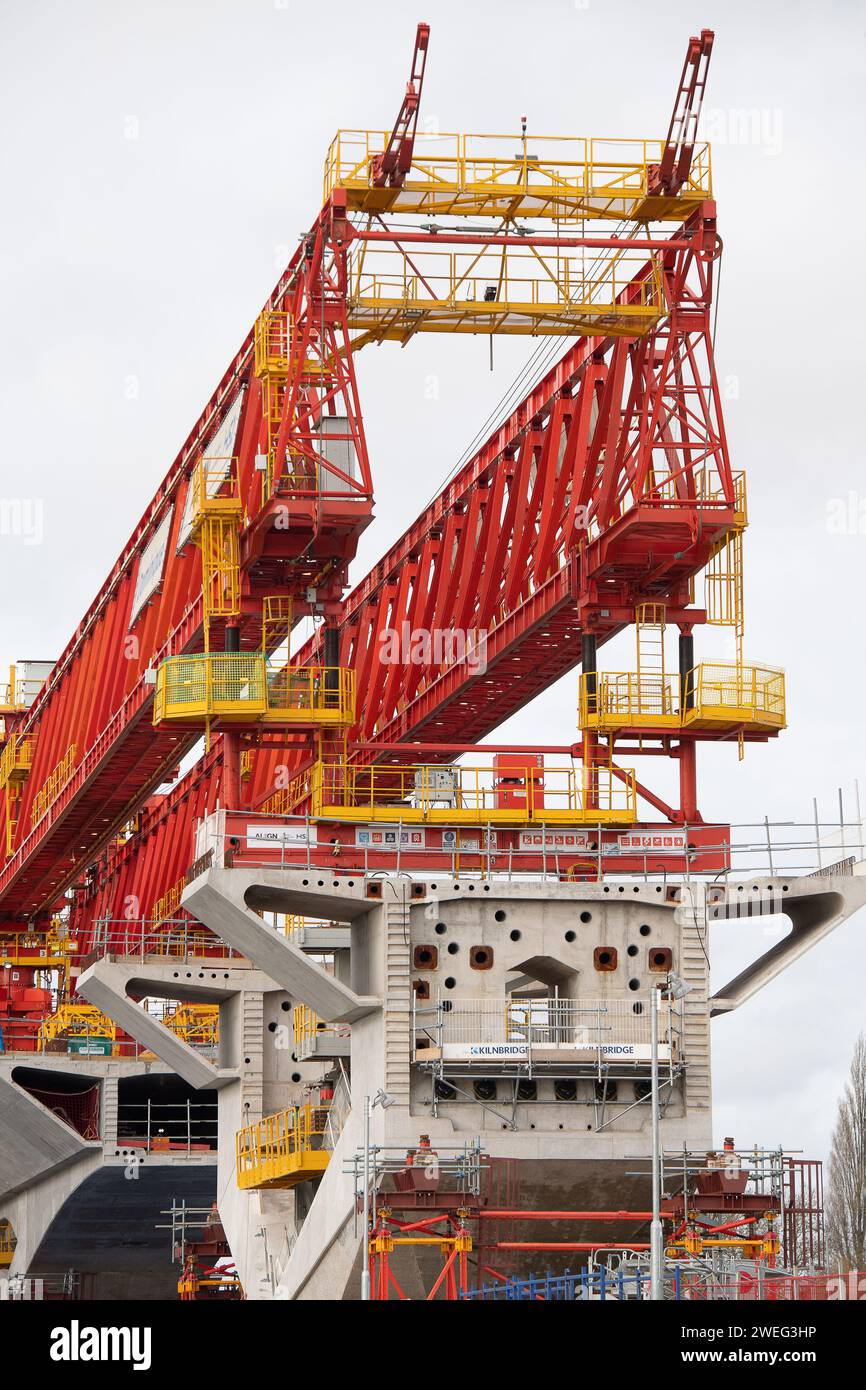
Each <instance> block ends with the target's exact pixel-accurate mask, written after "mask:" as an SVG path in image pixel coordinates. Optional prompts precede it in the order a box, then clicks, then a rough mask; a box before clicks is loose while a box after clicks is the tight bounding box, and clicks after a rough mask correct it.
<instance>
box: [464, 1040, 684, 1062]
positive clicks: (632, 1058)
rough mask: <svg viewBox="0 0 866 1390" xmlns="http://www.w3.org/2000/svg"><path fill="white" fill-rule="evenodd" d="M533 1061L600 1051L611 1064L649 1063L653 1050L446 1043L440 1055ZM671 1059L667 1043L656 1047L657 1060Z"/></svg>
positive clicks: (623, 1046)
mask: <svg viewBox="0 0 866 1390" xmlns="http://www.w3.org/2000/svg"><path fill="white" fill-rule="evenodd" d="M530 1051H531V1054H532V1056H533V1057H534V1058H535V1059H536V1061H544V1058H545V1053H548V1054H549V1053H550V1052H556V1053H563V1052H575V1053H578V1052H588V1053H592V1055H593V1056H596V1055H597V1054H598V1053H599V1051H600V1052H601V1055H602V1057H607V1058H608V1059H609V1060H610V1061H612V1062H615V1061H617V1060H620V1061H623V1062H643V1061H649V1060H650V1058H651V1056H652V1047H651V1046H650V1044H649V1043H602V1045H601V1048H599V1047H598V1045H597V1044H596V1043H592V1042H578V1043H565V1042H563V1043H556V1044H553V1045H550V1044H544V1043H541V1044H539V1043H533V1044H532V1047H531V1049H530V1045H529V1043H525V1042H524V1043H521V1042H507V1043H445V1044H444V1045H443V1047H442V1056H443V1058H444V1060H445V1061H452V1062H484V1061H487V1062H507V1061H512V1060H515V1059H520V1058H527V1057H529V1055H530ZM669 1056H670V1047H669V1045H668V1044H667V1043H661V1044H660V1045H659V1058H660V1059H661V1060H663V1061H667V1059H668V1058H669Z"/></svg>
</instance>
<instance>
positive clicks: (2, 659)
mask: <svg viewBox="0 0 866 1390" xmlns="http://www.w3.org/2000/svg"><path fill="white" fill-rule="evenodd" d="M418 3H419V6H422V0H418ZM0 16H2V31H3V32H2V38H3V42H2V56H0V112H2V122H3V134H4V138H3V142H2V151H0V180H2V189H3V194H4V197H3V208H4V211H3V218H2V242H0V283H2V324H3V332H2V342H0V354H2V358H0V393H2V408H3V420H4V424H5V429H4V437H3V442H2V446H0V461H2V479H0V498H6V499H9V498H12V499H15V498H28V499H35V500H36V501H37V502H38V503H39V504H40V505H41V507H42V513H41V515H42V534H41V543H40V544H31V543H29V542H30V541H31V540H32V539H33V537H32V536H31V537H28V536H22V535H14V534H3V535H0V593H2V595H3V598H2V628H0V663H2V664H3V665H5V664H7V663H8V662H11V661H15V660H18V659H21V658H27V657H30V658H43V657H54V656H56V655H57V654H58V653H59V652H60V650H61V649H62V648H63V647H64V645H65V644H66V642H67V641H68V639H69V637H70V635H71V633H72V631H73V629H74V627H75V626H76V624H77V622H78V620H79V618H80V617H81V615H82V613H83V612H84V610H85V608H86V606H87V604H88V603H89V602H90V601H91V599H92V598H93V597H94V595H95V593H96V591H97V589H98V588H99V586H100V584H101V582H102V580H103V579H104V577H105V575H106V573H107V572H108V570H109V568H110V566H111V565H112V563H113V562H114V560H115V559H116V556H117V553H118V551H119V550H120V548H121V546H122V545H123V544H124V542H125V541H126V540H127V538H128V536H129V534H130V532H131V531H132V529H133V526H134V524H135V523H136V521H137V520H138V518H139V516H140V515H141V513H142V511H143V510H144V508H145V505H146V503H147V502H148V500H149V499H150V497H151V495H152V493H153V491H154V489H155V487H156V485H157V483H158V482H159V480H160V479H161V478H162V476H163V474H164V473H165V471H166V469H167V468H168V465H169V464H170V462H171V461H172V459H173V457H174V455H175V453H176V451H177V449H178V448H179V446H180V444H181V442H182V441H183V439H184V438H185V436H186V434H187V432H188V430H189V428H190V427H191V425H192V424H193V422H194V421H195V419H196V417H197V414H198V412H199V410H200V409H201V407H202V406H203V405H204V403H205V402H206V400H207V399H208V397H209V395H210V393H211V391H212V389H213V387H214V385H215V384H216V382H217V380H218V379H219V377H220V375H221V374H222V372H223V370H224V368H225V367H226V365H227V363H228V361H229V360H230V358H231V356H232V355H233V353H234V352H235V351H236V349H237V347H238V345H239V343H240V342H241V340H242V338H243V337H244V335H245V334H246V332H247V329H248V327H249V325H250V323H251V321H252V319H253V318H254V316H255V314H256V313H257V311H258V309H259V308H260V307H261V304H262V303H263V301H264V299H265V297H266V296H267V294H268V292H269V291H270V289H271V287H272V285H273V283H274V281H275V279H276V277H277V274H278V272H279V270H280V269H281V268H282V267H283V265H284V264H285V261H286V259H287V256H288V252H289V249H290V248H291V247H293V246H294V244H295V242H296V239H297V237H298V236H299V235H300V234H301V233H302V232H303V231H304V230H305V229H306V228H307V227H308V226H309V224H310V222H311V221H312V219H313V217H314V216H315V213H316V211H317V210H318V207H319V205H320V201H321V188H322V164H323V159H324V154H325V150H326V148H327V145H328V143H329V141H330V139H331V136H332V135H333V133H334V131H335V130H336V129H337V127H338V126H360V127H370V128H374V129H376V128H379V127H383V128H384V127H386V126H390V124H391V123H392V121H393V117H394V115H395V113H396V109H397V107H398V105H399V101H400V99H401V96H402V92H403V89H404V85H405V81H406V76H407V67H408V62H409V58H410V54H411V46H412V40H413V36H414V28H415V24H416V22H417V21H418V20H420V19H425V20H427V21H429V22H430V24H431V27H432V33H431V40H430V56H429V63H428V75H427V80H426V84H425V91H424V102H423V118H424V119H425V120H428V121H431V122H432V121H436V122H438V124H439V127H440V128H441V129H443V130H466V131H485V130H487V131H511V130H515V131H516V130H517V129H518V128H519V121H520V117H521V115H522V114H523V113H526V114H527V115H528V118H529V130H530V133H531V132H533V131H535V132H538V133H541V134H557V133H559V134H569V135H587V136H588V135H596V136H637V135H640V136H647V137H659V136H661V135H663V134H664V131H665V129H666V127H667V120H668V116H669V112H670V107H671V104H672V101H673V95H674V90H675V86H676V82H677V79H678V77H679V73H680V67H681V64H682V58H683V53H684V49H685V43H686V39H687V38H688V36H689V34H690V33H693V32H697V31H698V30H699V29H700V28H701V27H703V26H708V27H713V28H715V30H716V47H715V51H714V54H713V58H712V66H711V72H710V80H709V87H708V95H707V103H706V105H707V108H708V112H707V115H708V130H707V133H708V134H709V135H711V136H712V137H713V165H714V177H715V193H716V197H717V199H718V204H719V231H720V234H721V236H722V238H723V241H724V245H725V252H724V261H723V269H722V276H721V287H720V295H719V320H718V338H717V354H716V355H717V364H718V369H719V373H720V376H721V378H722V382H723V386H724V389H725V393H726V396H727V397H728V399H727V401H726V424H727V429H728V435H729V441H730V446H731V454H732V461H733V464H734V466H735V467H737V468H745V469H746V470H747V473H748V479H749V501H750V517H751V526H750V529H749V532H748V535H747V541H746V545H747V550H746V555H747V630H746V644H745V647H746V655H747V657H752V658H758V659H764V660H767V661H770V662H775V663H779V664H782V665H784V666H785V667H786V668H787V672H788V700H789V715H790V723H791V727H790V729H789V730H788V731H787V733H785V734H784V735H783V737H782V738H780V739H779V740H778V742H776V743H773V744H770V745H768V746H767V747H758V748H756V749H753V750H752V751H750V752H749V753H748V754H747V758H746V761H745V762H744V763H742V764H738V762H737V758H736V751H735V750H734V749H730V748H718V749H713V750H709V751H704V750H702V751H701V753H700V755H699V756H700V765H701V771H702V774H703V776H702V796H701V809H702V810H703V812H704V815H705V816H706V817H707V818H718V819H724V818H727V819H729V820H731V821H733V822H753V821H760V820H761V819H762V818H763V817H764V815H768V816H769V817H770V819H771V820H772V819H777V820H787V821H792V820H797V821H802V820H807V819H809V818H810V817H811V814H812V798H813V797H817V798H818V800H819V804H820V806H821V810H822V814H823V815H825V816H826V817H828V818H829V817H831V816H833V815H835V814H836V813H837V788H838V787H839V786H842V787H843V789H844V795H845V798H846V803H845V804H846V811H847V812H848V814H850V815H852V816H853V809H854V800H853V786H854V779H855V778H856V777H857V776H858V775H860V776H861V777H862V776H863V774H864V763H863V759H862V757H861V751H862V719H863V713H862V709H863V691H864V689H866V660H864V651H863V639H862V634H861V629H862V611H863V604H862V588H863V578H864V569H866V479H864V461H863V442H862V441H863V423H862V421H863V397H864V387H863V372H864V353H863V325H864V323H866V314H864V303H863V299H864V290H863V285H864V273H863V264H862V235H863V233H862V227H863V210H864V206H863V205H864V199H863V192H862V178H863V175H862V168H863V149H864V120H863V112H864V98H863V93H864V88H866V61H864V55H866V18H864V11H863V7H862V5H861V4H859V3H855V0H825V3H822V4H815V3H796V0H761V3H755V0H750V2H749V3H740V0H724V3H717V2H715V0H714V2H711V0H703V3H701V4H700V5H696V4H692V3H684V2H682V3H681V2H680V0H668V2H667V3H666V2H665V0H657V3H654V4H653V5H645V4H641V3H639V2H638V0H536V2H535V3H533V4H527V3H525V0H521V2H520V3H513V2H512V0H495V3H492V2H488V0H474V3H472V4H467V3H465V0H464V2H463V3H460V0H453V2H452V0H435V2H434V3H429V0H423V6H422V7H421V8H412V7H410V6H407V5H406V4H405V3H403V4H397V3H385V2H384V0H369V3H364V4H359V3H347V0H331V3H330V4H327V5H310V4H307V3H301V0H212V2H211V3H199V4H192V3H167V0H107V2H106V3H98V2H97V0H73V3H70V0H64V2H63V3H60V2H58V3H48V0H26V3H25V0H2V3H0ZM531 348H532V345H531V344H530V343H521V342H519V341H516V342H515V341H510V342H507V343H502V344H499V343H498V344H497V347H496V354H495V371H494V372H493V373H492V374H491V372H490V371H489V365H488V346H487V342H486V340H484V339H480V338H479V339H477V340H472V339H468V340H465V341H456V340H447V339H442V338H439V337H438V336H436V335H433V336H428V337H423V336H422V337H420V338H419V339H417V340H416V341H414V342H413V343H412V344H411V345H410V346H409V347H408V348H407V349H405V350H401V349H400V348H398V347H397V346H396V345H393V344H386V345H384V346H383V347H381V348H379V349H376V350H373V349H370V350H369V352H368V353H366V354H362V355H361V356H360V358H359V377H360V385H361V390H362V397H363V405H364V411H365V419H366V425H367V432H368V440H369V445H370V452H371V459H372V467H373V470H374V478H375V483H376V498H377V501H376V514H377V519H376V521H375V523H374V525H373V526H372V527H371V528H370V529H369V531H368V532H367V534H366V536H365V537H364V539H363V543H362V548H361V553H360V556H359V561H358V564H357V566H356V569H355V571H354V577H355V578H356V579H357V578H358V577H360V576H361V575H362V574H363V573H364V572H365V571H366V569H367V568H368V566H369V565H370V564H371V563H372V562H373V561H374V560H375V559H376V558H377V556H378V554H379V553H380V552H381V551H382V550H383V549H384V548H385V547H386V546H387V545H388V544H389V543H390V542H391V541H392V540H393V539H394V538H395V537H396V536H397V535H398V534H399V532H400V531H401V530H402V529H403V528H404V527H405V526H406V525H407V524H408V523H409V522H410V521H411V520H412V519H413V517H414V516H415V514H416V513H417V511H418V510H419V509H420V508H421V506H422V505H423V504H424V503H426V502H427V500H428V499H429V497H430V496H431V494H432V493H433V492H434V490H435V488H436V487H437V485H438V482H439V481H440V480H441V479H443V478H444V477H445V476H446V475H447V474H448V473H449V471H450V470H451V468H452V467H453V465H454V463H455V462H456V461H457V459H458V457H459V456H460V454H461V453H462V451H463V448H464V446H465V445H466V444H467V443H468V442H469V441H470V440H471V439H472V437H473V436H474V434H475V432H476V430H477V428H478V426H479V424H480V423H481V422H482V421H483V420H484V419H485V418H486V416H487V415H488V413H489V411H490V410H491V409H492V408H493V406H494V405H495V404H496V402H497V400H498V399H499V397H500V396H501V395H502V393H503V392H504V391H505V389H506V388H507V386H508V385H509V384H510V382H511V380H512V378H513V376H514V375H515V373H516V371H517V370H518V369H519V367H520V366H521V364H522V362H523V361H524V360H525V358H526V356H527V355H528V354H529V352H530V351H531ZM431 378H435V380H436V383H437V389H438V398H436V399H430V396H431V392H430V390H429V383H430V380H431ZM6 529H7V531H8V528H6ZM723 650H724V634H722V633H719V632H713V631H710V632H708V633H704V634H699V637H698V656H699V657H700V656H706V655H708V654H713V653H715V654H722V653H723ZM604 662H605V664H608V665H614V661H613V653H612V652H606V653H605V656H604ZM575 702H576V682H575V679H574V677H569V678H568V679H567V680H565V681H562V682H560V683H559V685H557V686H554V687H552V688H551V689H550V690H549V691H548V692H547V693H546V694H545V695H544V696H543V697H541V698H540V699H539V700H538V701H536V702H535V704H534V706H532V707H531V708H530V709H529V710H527V711H525V712H524V713H523V714H521V715H520V716H518V717H516V718H515V719H513V720H511V721H510V722H509V724H508V725H506V726H504V727H503V729H502V730H501V731H500V736H507V737H508V738H510V739H512V740H513V741H515V742H519V741H523V742H531V741H532V740H533V738H537V730H538V729H539V728H540V727H544V728H545V731H546V738H547V739H553V738H556V739H558V740H559V741H561V742H563V743H570V742H571V741H572V740H573V739H574V737H575V733H576V731H575ZM654 771H655V769H654ZM655 782H656V785H658V786H659V787H660V789H661V790H662V791H664V790H665V788H666V781H665V776H661V777H659V776H658V775H657V776H656V778H655ZM864 787H866V782H864ZM864 795H866V792H864ZM864 926H866V915H863V916H861V917H857V918H855V919H854V920H853V921H852V922H851V923H850V924H848V925H846V926H845V927H843V928H841V929H840V930H839V931H837V932H836V933H835V935H834V936H833V937H832V938H831V939H830V940H829V941H828V942H826V943H825V944H823V945H821V946H819V947H818V948H817V949H816V950H815V952H814V953H812V954H810V955H809V956H807V957H806V958H805V959H804V960H803V961H802V962H801V963H800V964H798V965H796V966H794V967H792V969H791V970H790V971H789V972H787V974H786V975H785V976H784V977H783V978H782V979H781V980H779V981H778V982H776V983H775V984H774V985H772V986H771V987H769V988H768V989H766V990H765V991H764V992H763V993H762V994H761V995H760V996H759V997H758V998H757V999H756V1000H754V1001H753V1002H752V1003H750V1004H749V1005H747V1006H746V1007H745V1008H743V1009H742V1010H741V1011H740V1012H738V1013H737V1014H735V1015H733V1016H731V1017H729V1018H726V1019H724V1020H722V1021H720V1022H719V1023H717V1024H716V1025H715V1050H714V1066H715V1101H716V1133H717V1137H721V1136H723V1135H724V1134H733V1135H735V1136H736V1138H737V1139H738V1141H739V1142H742V1143H746V1142H748V1143H751V1142H753V1141H758V1142H764V1143H767V1144H778V1143H783V1144H785V1145H789V1146H794V1147H801V1148H803V1149H804V1150H806V1152H807V1153H809V1154H811V1155H814V1156H818V1157H820V1156H824V1155H825V1153H826V1149H827V1143H828V1135H829V1129H830V1126H831V1124H832V1118H833V1113H834V1109H835V1101H836V1096H837V1094H838V1092H839V1090H840V1088H841V1086H842V1084H843V1081H844V1078H845V1074H846V1072H847V1067H848V1062H849V1059H850V1055H851V1052H852V1049H853V1045H854V1041H855V1037H856V1035H857V1032H858V1030H859V1029H860V1028H861V1027H863V1026H864V1009H863V1004H862V998H863V986H862V980H863V978H864V974H866V970H864V967H866V946H864ZM715 930H716V933H717V939H716V940H714V942H713V947H712V951H713V965H714V971H715V983H716V985H717V986H718V985H721V984H723V983H724V979H723V978H722V977H723V976H724V977H725V978H727V976H728V975H729V974H730V973H735V972H736V970H737V969H739V968H740V965H741V964H742V963H743V962H744V961H745V960H746V959H747V958H749V956H750V955H752V954H754V953H755V952H756V951H757V950H763V949H765V948H766V945H767V944H768V941H771V940H772V939H775V938H767V937H766V936H765V934H764V933H763V932H762V931H761V929H760V928H758V929H755V928H754V927H751V928H745V927H744V928H738V927H719V928H716V929H715Z"/></svg>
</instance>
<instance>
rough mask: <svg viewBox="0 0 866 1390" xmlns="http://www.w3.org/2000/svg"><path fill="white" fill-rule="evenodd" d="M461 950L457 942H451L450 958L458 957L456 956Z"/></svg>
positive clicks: (449, 946) (449, 948) (449, 944)
mask: <svg viewBox="0 0 866 1390" xmlns="http://www.w3.org/2000/svg"><path fill="white" fill-rule="evenodd" d="M459 950H460V947H459V946H458V945H457V942H456V941H449V942H448V954H449V956H456V955H457V952H458V951H459Z"/></svg>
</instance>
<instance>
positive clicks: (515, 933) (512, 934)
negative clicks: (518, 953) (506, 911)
mask: <svg viewBox="0 0 866 1390" xmlns="http://www.w3.org/2000/svg"><path fill="white" fill-rule="evenodd" d="M508 935H509V936H510V937H511V940H512V941H519V940H520V932H519V931H518V930H517V928H516V927H515V928H514V931H512V932H509V933H508Z"/></svg>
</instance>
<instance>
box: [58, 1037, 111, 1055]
mask: <svg viewBox="0 0 866 1390" xmlns="http://www.w3.org/2000/svg"><path fill="white" fill-rule="evenodd" d="M111 1048H112V1042H111V1038H82V1037H72V1036H70V1037H69V1038H67V1040H66V1051H67V1052H74V1053H76V1054H77V1055H78V1056H79V1057H110V1056H111Z"/></svg>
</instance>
